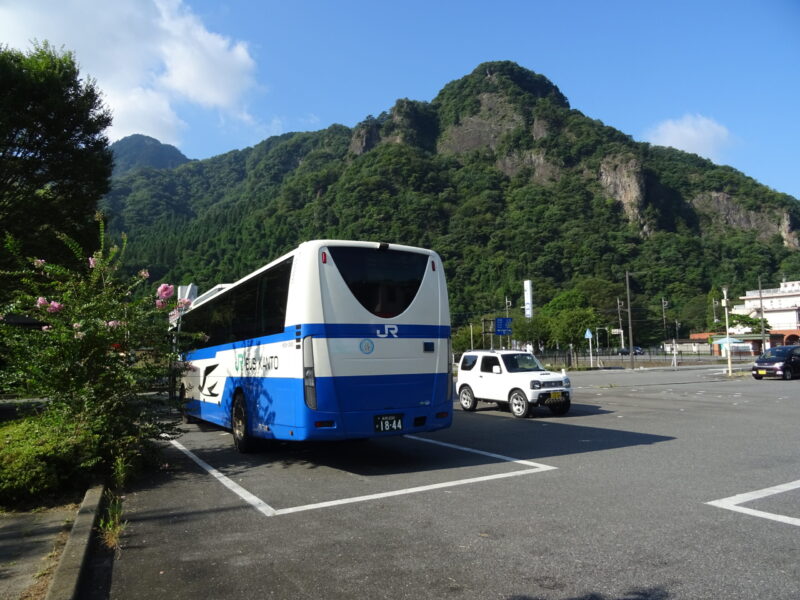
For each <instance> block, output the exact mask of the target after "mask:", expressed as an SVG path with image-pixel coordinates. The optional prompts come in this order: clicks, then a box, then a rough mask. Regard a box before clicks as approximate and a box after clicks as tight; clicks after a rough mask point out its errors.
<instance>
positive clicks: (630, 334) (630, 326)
mask: <svg viewBox="0 0 800 600" xmlns="http://www.w3.org/2000/svg"><path fill="white" fill-rule="evenodd" d="M625 292H626V293H627V295H628V356H630V357H631V369H633V368H634V365H633V318H632V317H631V313H632V312H633V309H632V308H631V280H630V274H629V273H628V271H625Z"/></svg>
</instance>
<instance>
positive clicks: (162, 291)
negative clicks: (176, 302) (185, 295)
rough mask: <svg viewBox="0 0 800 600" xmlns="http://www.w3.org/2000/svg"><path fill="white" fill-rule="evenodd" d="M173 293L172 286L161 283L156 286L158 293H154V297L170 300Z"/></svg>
mask: <svg viewBox="0 0 800 600" xmlns="http://www.w3.org/2000/svg"><path fill="white" fill-rule="evenodd" d="M174 293H175V286H172V285H170V284H168V283H162V284H161V285H160V286H158V291H157V292H156V296H157V297H158V298H159V299H160V300H167V299H169V298H172V295H173V294H174Z"/></svg>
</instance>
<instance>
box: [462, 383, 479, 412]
mask: <svg viewBox="0 0 800 600" xmlns="http://www.w3.org/2000/svg"><path fill="white" fill-rule="evenodd" d="M458 402H459V404H461V408H462V409H463V410H466V411H470V412H472V411H473V410H475V408H476V407H477V406H478V401H477V400H476V399H475V394H473V393H472V388H471V387H469V386H468V385H465V386H464V387H462V388H461V391H460V392H459V393H458Z"/></svg>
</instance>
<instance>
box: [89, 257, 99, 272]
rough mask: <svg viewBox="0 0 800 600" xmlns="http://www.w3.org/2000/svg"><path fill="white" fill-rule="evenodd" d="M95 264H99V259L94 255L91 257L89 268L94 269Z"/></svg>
mask: <svg viewBox="0 0 800 600" xmlns="http://www.w3.org/2000/svg"><path fill="white" fill-rule="evenodd" d="M95 265H97V259H96V258H95V257H94V256H90V257H89V268H90V269H94V267H95Z"/></svg>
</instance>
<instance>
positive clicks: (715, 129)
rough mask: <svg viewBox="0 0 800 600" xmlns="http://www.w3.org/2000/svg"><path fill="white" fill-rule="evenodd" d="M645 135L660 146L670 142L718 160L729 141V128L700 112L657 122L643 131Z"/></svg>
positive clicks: (680, 148) (674, 146)
mask: <svg viewBox="0 0 800 600" xmlns="http://www.w3.org/2000/svg"><path fill="white" fill-rule="evenodd" d="M644 139H645V140H646V141H648V142H650V143H651V144H657V145H659V146H672V147H673V148H677V149H678V150H685V151H686V152H692V153H694V154H699V155H700V156H704V157H706V158H709V159H711V160H713V161H714V162H720V161H721V159H722V155H723V153H724V150H725V149H726V148H727V147H728V146H730V144H731V143H732V136H731V133H730V131H728V129H727V128H726V127H725V126H724V125H720V124H719V123H717V122H716V121H714V120H713V119H709V118H708V117H704V116H703V115H689V114H687V115H683V116H682V117H681V118H680V119H668V120H666V121H662V122H661V123H658V124H657V125H655V126H654V127H652V128H651V129H649V130H648V131H647V132H645V134H644Z"/></svg>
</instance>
